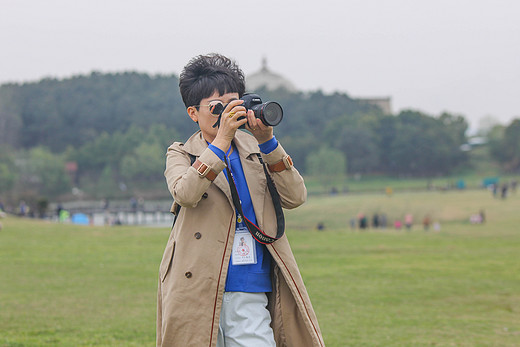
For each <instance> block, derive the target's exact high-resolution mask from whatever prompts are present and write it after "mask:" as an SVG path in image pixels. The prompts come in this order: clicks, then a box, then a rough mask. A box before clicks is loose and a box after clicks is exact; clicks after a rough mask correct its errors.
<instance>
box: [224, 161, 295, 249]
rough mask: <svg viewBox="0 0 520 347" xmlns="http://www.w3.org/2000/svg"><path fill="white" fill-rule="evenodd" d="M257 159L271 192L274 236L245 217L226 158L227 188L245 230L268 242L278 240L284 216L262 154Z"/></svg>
mask: <svg viewBox="0 0 520 347" xmlns="http://www.w3.org/2000/svg"><path fill="white" fill-rule="evenodd" d="M257 156H258V159H259V160H260V163H262V167H263V168H264V173H265V178H266V179H267V188H268V189H269V193H270V194H271V198H272V199H273V205H274V210H275V213H276V224H277V230H276V237H271V236H269V235H267V234H265V233H264V232H263V231H262V230H260V228H259V227H258V226H256V225H255V223H253V222H251V221H250V220H249V219H247V218H246V216H245V215H244V213H243V212H242V204H241V203H240V197H239V196H238V191H237V187H236V185H235V180H234V178H233V174H232V173H231V171H230V170H229V166H230V164H229V161H228V160H227V159H226V164H227V166H226V171H227V174H228V181H229V188H230V189H231V197H232V198H233V205H235V209H236V210H237V211H238V213H240V215H241V216H242V217H243V218H244V221H245V224H246V227H247V230H249V232H250V233H251V235H252V236H253V237H254V238H255V240H257V241H258V242H260V243H262V244H264V245H265V244H270V243H273V242H275V241H276V240H278V239H279V238H280V237H282V236H283V234H284V232H285V218H284V215H283V210H282V204H281V202H280V194H278V191H277V190H276V187H275V186H274V182H273V179H272V178H271V176H270V175H269V173H268V172H267V169H266V167H265V164H264V161H263V160H262V156H261V155H260V154H257Z"/></svg>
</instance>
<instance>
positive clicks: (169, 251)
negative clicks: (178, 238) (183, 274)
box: [159, 241, 175, 282]
mask: <svg viewBox="0 0 520 347" xmlns="http://www.w3.org/2000/svg"><path fill="white" fill-rule="evenodd" d="M174 253H175V241H173V242H172V243H171V245H168V247H167V248H166V250H165V251H164V256H163V259H162V261H161V267H160V269H159V276H160V277H161V282H164V279H165V278H166V275H167V274H168V272H169V271H170V268H171V267H172V261H173V254H174Z"/></svg>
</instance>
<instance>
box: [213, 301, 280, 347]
mask: <svg viewBox="0 0 520 347" xmlns="http://www.w3.org/2000/svg"><path fill="white" fill-rule="evenodd" d="M270 324H271V315H270V314H269V311H268V310H267V296H266V295H265V293H244V292H225V293H224V300H223V302H222V310H221V311H220V323H219V332H218V337H217V347H276V343H275V342H274V335H273V329H271V326H270Z"/></svg>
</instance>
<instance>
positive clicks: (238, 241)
mask: <svg viewBox="0 0 520 347" xmlns="http://www.w3.org/2000/svg"><path fill="white" fill-rule="evenodd" d="M231 259H232V264H233V265H249V264H256V247H255V240H254V239H253V236H252V235H251V234H250V233H249V231H248V230H247V228H246V227H245V226H243V225H239V226H237V230H236V231H235V240H234V241H233V254H232V255H231Z"/></svg>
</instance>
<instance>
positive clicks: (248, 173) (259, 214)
mask: <svg viewBox="0 0 520 347" xmlns="http://www.w3.org/2000/svg"><path fill="white" fill-rule="evenodd" d="M246 136H250V135H247V134H245V133H244V132H242V131H237V134H236V136H235V140H234V142H235V145H236V147H237V149H238V153H239V154H240V162H241V163H242V168H243V169H244V175H245V177H246V182H247V187H248V188H249V193H250V195H251V201H252V202H253V209H254V211H255V215H256V221H257V225H258V226H259V227H260V228H262V226H263V222H264V221H263V216H264V200H263V197H264V195H265V189H266V185H267V181H266V179H265V174H264V169H263V167H262V164H260V162H259V161H258V159H257V156H256V154H257V153H260V149H259V148H258V145H257V144H256V140H253V141H251V140H249V141H247V140H248V139H247V138H245V137H246Z"/></svg>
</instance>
